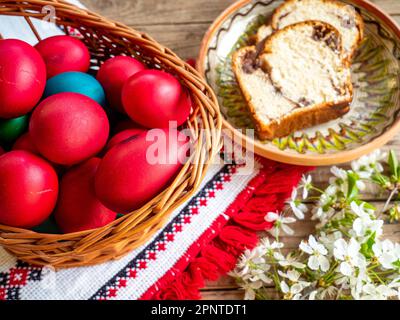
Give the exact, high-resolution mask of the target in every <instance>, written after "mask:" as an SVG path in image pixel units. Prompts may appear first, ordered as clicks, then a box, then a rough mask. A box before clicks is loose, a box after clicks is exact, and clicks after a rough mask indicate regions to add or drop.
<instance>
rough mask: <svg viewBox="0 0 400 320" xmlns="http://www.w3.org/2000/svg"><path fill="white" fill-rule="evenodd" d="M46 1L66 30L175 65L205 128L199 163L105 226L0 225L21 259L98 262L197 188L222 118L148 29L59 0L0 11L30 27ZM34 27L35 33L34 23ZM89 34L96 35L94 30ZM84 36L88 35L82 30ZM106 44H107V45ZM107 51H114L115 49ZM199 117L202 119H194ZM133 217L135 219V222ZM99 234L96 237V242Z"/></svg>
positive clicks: (205, 90) (2, 5) (206, 90)
mask: <svg viewBox="0 0 400 320" xmlns="http://www.w3.org/2000/svg"><path fill="white" fill-rule="evenodd" d="M47 5H51V6H53V7H54V8H55V10H56V14H57V19H63V20H57V24H58V25H59V26H64V28H65V30H68V29H67V26H71V25H74V26H75V24H76V22H77V21H78V22H79V26H78V28H86V29H85V30H89V31H88V32H89V33H90V30H96V32H97V33H96V36H97V37H98V38H99V37H100V38H101V36H102V35H103V34H106V35H107V36H108V37H111V35H112V36H113V37H115V38H117V37H118V39H120V38H121V39H122V40H121V43H123V41H125V40H124V39H127V40H129V41H125V44H126V46H125V50H126V52H125V53H128V55H132V52H133V51H134V50H133V47H134V46H139V47H140V48H141V49H142V51H141V52H140V53H141V54H143V56H142V57H141V58H143V59H145V58H149V59H152V61H153V60H154V61H155V62H154V61H153V62H152V63H158V64H159V65H161V66H162V67H163V68H164V69H167V71H170V70H173V73H174V74H175V75H176V76H177V77H178V78H179V79H180V80H181V82H182V83H183V84H184V85H185V86H186V88H187V89H188V90H189V92H190V94H191V96H192V97H194V105H195V106H196V108H195V110H194V111H193V113H192V114H191V116H190V118H189V121H188V123H187V125H188V126H189V127H191V130H192V131H195V132H196V133H198V132H199V130H200V129H199V128H200V127H199V122H198V121H200V120H201V121H202V122H201V125H204V127H205V129H206V135H207V138H206V139H205V140H206V141H205V142H204V143H203V142H201V141H200V140H201V139H197V140H196V142H195V146H196V148H195V153H196V155H197V158H196V159H198V160H199V161H203V162H201V163H196V164H189V163H187V164H186V165H184V167H183V168H182V170H181V172H180V173H179V174H178V176H177V177H176V178H175V180H174V182H172V183H171V184H170V185H168V187H166V188H165V190H164V191H163V192H161V194H159V195H158V196H156V197H155V198H154V199H153V200H151V201H150V202H149V203H150V204H149V203H148V204H146V205H144V206H143V207H142V208H140V209H138V210H135V211H133V212H132V213H129V214H126V215H124V216H122V217H119V218H118V219H116V220H115V221H113V222H111V223H110V224H108V225H107V226H104V227H101V228H97V229H92V230H85V231H80V232H74V233H68V234H48V233H40V232H36V231H32V230H26V229H23V228H14V227H9V226H4V225H0V245H3V246H4V247H5V248H6V250H8V251H9V252H11V253H12V254H15V255H16V256H17V257H18V258H20V259H21V260H24V261H26V262H29V263H33V264H37V265H52V266H54V267H56V268H65V267H74V266H81V265H90V264H97V263H100V262H104V261H107V260H110V259H115V258H119V257H121V256H122V255H124V254H126V253H127V252H129V251H131V250H133V249H134V248H136V247H137V246H136V245H135V244H138V245H139V244H140V243H143V242H145V241H146V239H148V238H149V237H150V236H151V235H152V234H154V233H155V232H156V231H157V230H158V229H159V228H161V226H162V225H163V224H164V223H165V220H166V219H167V218H168V216H169V214H170V213H171V212H172V211H173V210H174V209H176V208H177V207H179V206H180V205H181V204H182V203H184V202H185V201H187V200H188V199H189V198H190V197H191V196H192V195H193V194H194V193H195V192H196V190H197V188H198V187H199V185H200V183H201V181H202V180H203V179H204V176H205V174H206V171H207V169H208V166H209V163H208V162H204V157H202V154H204V153H206V155H205V156H206V158H207V157H208V159H212V158H213V157H214V156H215V155H216V154H217V153H218V151H219V149H220V147H221V127H222V117H221V115H220V112H219V106H218V101H217V98H216V96H215V94H214V92H213V91H212V89H211V88H210V87H209V85H208V84H207V83H206V82H205V80H204V79H203V78H202V77H201V75H200V74H199V73H198V72H197V71H196V70H195V69H194V68H193V67H191V66H190V65H189V64H187V63H186V62H184V61H183V60H181V59H180V58H179V57H178V56H177V55H176V54H175V53H174V52H173V51H172V50H170V49H168V48H166V47H165V46H163V45H160V44H159V43H158V42H156V41H155V40H154V39H153V38H152V37H150V36H149V35H147V34H146V33H142V32H139V31H136V30H134V29H132V28H130V27H128V26H126V25H125V24H122V23H120V22H116V21H113V20H110V19H108V18H104V17H102V16H101V15H99V14H97V13H93V12H91V11H90V10H86V9H81V8H78V7H76V6H75V5H73V4H71V3H68V2H65V1H63V0H59V1H58V0H27V1H23V2H16V1H8V0H4V1H3V0H2V1H1V2H0V16H1V15H14V16H23V17H24V18H25V20H26V21H27V23H28V24H29V25H30V26H31V28H32V23H31V19H30V18H32V17H35V18H40V17H43V16H45V15H46V13H42V11H41V10H39V9H41V8H43V7H44V6H47ZM60 13H61V15H60ZM33 32H34V33H35V30H34V27H33ZM99 34H100V35H99ZM37 36H38V35H37ZM91 36H94V35H93V33H92V34H91ZM84 37H86V36H85V35H84ZM119 37H120V38H119ZM0 38H1V35H0ZM39 39H40V37H39ZM104 39H105V38H104V37H103V38H101V39H100V40H102V41H103V42H102V43H103V44H104V43H105V42H104ZM86 40H87V38H85V39H84V41H86ZM100 40H99V43H100ZM121 43H119V42H118V43H117V41H116V40H114V42H113V44H114V45H121ZM140 45H141V46H140ZM121 48H122V46H121ZM106 49H109V48H108V47H106ZM110 50H113V48H111V49H110ZM136 50H137V49H136ZM96 53H97V52H96ZM105 58H106V54H105V57H104V59H105ZM198 118H201V119H200V120H197V119H198ZM192 122H193V123H192ZM202 129H204V128H202ZM212 130H214V132H213V134H211V133H210V132H211V131H212ZM208 131H210V132H208ZM185 170H186V171H185ZM182 181H183V182H182ZM179 191H180V193H179ZM171 200H174V201H171ZM153 202H154V203H153ZM171 202H172V203H171ZM149 210H151V211H150V213H147V212H148V211H149ZM141 211H143V212H146V214H147V215H146V218H147V217H148V216H149V217H150V218H148V220H151V219H153V220H154V221H153V220H151V222H154V224H152V225H151V226H147V227H145V226H143V224H140V221H141V216H140V212H141ZM137 221H139V223H138V224H137V225H136V224H135V223H136V222H137ZM135 228H136V229H135ZM136 230H141V232H142V233H143V236H142V237H140V236H138V235H136V233H135V232H137V233H140V232H139V231H136ZM119 233H124V237H123V238H122V239H120V241H118V234H119ZM103 234H104V235H103ZM131 234H134V235H135V236H136V237H138V238H137V239H136V241H133V240H132V241H133V242H134V243H130V242H129V241H130V239H131V238H132V237H131V238H130V237H129V235H131ZM97 238H98V241H95V240H97ZM110 239H111V240H110ZM107 240H109V247H107ZM86 243H90V245H86ZM108 252H109V253H108Z"/></svg>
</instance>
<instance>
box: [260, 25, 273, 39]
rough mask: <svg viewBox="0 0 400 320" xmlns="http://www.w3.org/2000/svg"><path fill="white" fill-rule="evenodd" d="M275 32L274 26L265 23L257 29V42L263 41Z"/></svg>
mask: <svg viewBox="0 0 400 320" xmlns="http://www.w3.org/2000/svg"><path fill="white" fill-rule="evenodd" d="M273 32H274V29H272V26H270V25H267V24H264V25H262V26H261V27H260V28H258V30H257V34H256V43H261V42H263V41H264V40H265V39H266V38H267V37H269V36H270V35H271V34H272V33H273Z"/></svg>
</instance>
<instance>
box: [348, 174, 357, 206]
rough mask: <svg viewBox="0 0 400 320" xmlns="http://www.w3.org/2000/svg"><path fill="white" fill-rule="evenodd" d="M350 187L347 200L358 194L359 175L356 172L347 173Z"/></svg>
mask: <svg viewBox="0 0 400 320" xmlns="http://www.w3.org/2000/svg"><path fill="white" fill-rule="evenodd" d="M347 180H348V183H349V189H348V191H347V200H349V201H351V200H353V199H354V198H355V197H356V196H357V195H358V188H357V180H358V177H357V175H356V174H355V173H354V172H348V173H347Z"/></svg>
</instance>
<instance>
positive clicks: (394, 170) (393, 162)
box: [388, 150, 399, 181]
mask: <svg viewBox="0 0 400 320" xmlns="http://www.w3.org/2000/svg"><path fill="white" fill-rule="evenodd" d="M388 162H389V168H390V173H391V174H392V176H393V177H394V178H395V179H396V181H397V180H398V179H399V162H398V160H397V157H396V154H395V153H394V151H393V150H390V152H389V160H388Z"/></svg>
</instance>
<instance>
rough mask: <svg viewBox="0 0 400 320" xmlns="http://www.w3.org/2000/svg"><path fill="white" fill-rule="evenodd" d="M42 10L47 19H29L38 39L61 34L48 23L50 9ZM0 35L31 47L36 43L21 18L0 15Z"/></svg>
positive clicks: (69, 0)
mask: <svg viewBox="0 0 400 320" xmlns="http://www.w3.org/2000/svg"><path fill="white" fill-rule="evenodd" d="M68 2H70V3H73V4H75V5H76V6H78V7H80V8H85V7H84V6H83V5H82V4H81V3H80V2H79V1H77V0H68ZM49 9H50V10H49ZM43 10H44V12H47V13H49V16H48V17H47V19H45V20H40V19H35V18H31V21H32V23H33V25H34V26H35V28H36V30H37V31H38V33H39V35H40V37H41V38H42V39H45V38H48V37H51V36H55V35H60V34H63V32H62V30H61V29H59V28H58V27H57V26H56V25H55V24H54V23H51V22H49V21H50V18H51V14H52V12H51V8H43ZM55 14H56V15H57V11H55ZM46 20H47V21H46ZM0 34H1V35H2V36H3V38H5V39H8V38H12V39H20V40H24V41H26V42H28V43H29V44H31V45H35V44H36V43H37V42H38V40H37V38H36V36H35V35H34V33H33V32H32V30H31V28H30V27H29V24H28V23H27V22H26V20H25V19H24V18H23V17H13V16H4V15H0Z"/></svg>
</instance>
